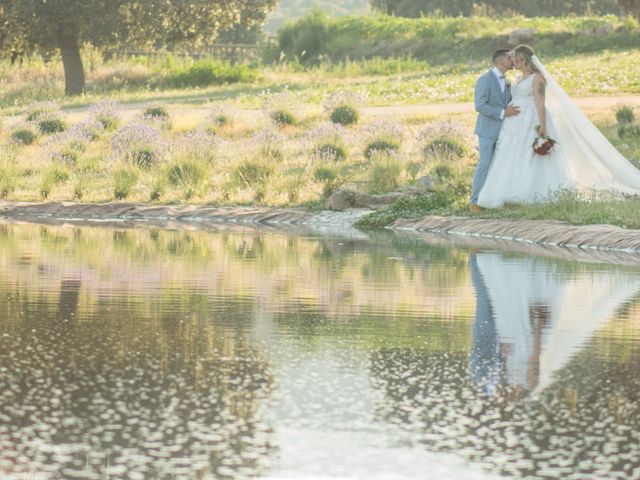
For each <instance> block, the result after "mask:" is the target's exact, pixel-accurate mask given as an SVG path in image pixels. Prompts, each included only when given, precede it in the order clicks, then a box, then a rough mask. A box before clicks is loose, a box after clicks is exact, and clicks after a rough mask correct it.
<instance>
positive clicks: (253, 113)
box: [66, 95, 640, 121]
mask: <svg viewBox="0 0 640 480" xmlns="http://www.w3.org/2000/svg"><path fill="white" fill-rule="evenodd" d="M574 100H575V102H576V104H577V105H578V106H579V107H580V108H582V109H584V110H601V109H610V108H615V107H616V106H619V105H628V106H640V95H614V96H597V97H579V98H575V99H574ZM157 104H162V102H140V103H130V104H126V105H123V106H122V109H121V115H122V116H123V118H124V119H125V120H128V119H130V118H133V117H135V116H136V115H139V114H141V113H142V112H143V111H144V109H146V108H147V107H149V106H150V105H157ZM165 105H166V106H167V107H168V108H169V110H170V111H171V112H172V113H173V115H174V116H176V117H182V118H190V119H192V120H193V121H199V120H202V119H204V118H205V117H206V115H207V114H208V113H209V108H208V107H207V105H205V104H198V105H195V104H188V103H165ZM86 111H87V108H86V107H82V108H76V109H69V110H67V111H66V116H67V117H68V118H69V120H72V121H77V120H79V119H81V118H83V116H84V115H85V113H86ZM473 111H474V107H473V103H472V102H458V103H428V104H415V105H380V106H370V107H365V108H363V109H362V113H363V114H364V115H365V116H372V117H411V116H420V115H424V116H437V115H447V114H461V113H473ZM313 112H319V110H318V109H317V108H316V109H314V108H313V107H309V108H307V111H305V113H313ZM238 113H239V115H241V116H243V117H245V118H246V119H255V118H256V117H257V116H258V117H259V116H261V115H262V110H259V109H241V110H238Z"/></svg>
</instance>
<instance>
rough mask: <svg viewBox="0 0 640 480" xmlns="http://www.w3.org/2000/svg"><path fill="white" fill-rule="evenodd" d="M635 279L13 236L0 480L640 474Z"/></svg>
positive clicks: (294, 238)
mask: <svg viewBox="0 0 640 480" xmlns="http://www.w3.org/2000/svg"><path fill="white" fill-rule="evenodd" d="M639 345H640V269H638V268H637V267H633V266H624V265H605V264H597V263H585V262H575V261H569V260H563V259H555V258H552V257H548V256H546V257H545V256H530V255H525V254H522V253H509V252H505V251H500V250H495V249H479V250H478V249H475V248H473V249H472V248H468V247H462V246H444V245H436V244H430V243H429V242H425V241H423V240H421V239H419V238H412V237H410V236H406V237H402V236H398V235H387V234H384V233H378V234H370V235H365V234H362V235H360V236H353V237H341V236H339V235H324V236H314V235H309V234H306V235H293V234H287V233H273V232H261V231H256V230H248V229H247V230H241V229H235V230H219V231H185V230H180V231H172V230H162V229H156V228H139V229H125V228H117V229H116V228H106V227H104V228H103V227H76V226H69V225H63V226H53V225H49V226H41V225H27V224H20V225H11V224H5V225H0V478H3V479H14V478H15V479H22V478H29V479H41V478H42V479H49V478H51V479H58V478H87V479H93V478H95V479H116V478H123V479H124V478H126V479H133V480H136V479H155V478H158V479H182V478H184V479H190V478H197V479H213V478H216V479H217V478H221V479H227V478H229V479H231V478H234V479H235V478H266V479H279V478H291V479H304V478H308V479H321V478H322V479H328V478H344V479H383V478H384V479H414V478H415V479H430V478H434V479H439V478H443V479H449V478H456V479H476V478H477V479H485V478H497V477H500V476H506V477H513V478H567V479H569V478H576V479H578V478H579V479H588V478H640V441H639V437H640V416H639V413H640V412H639V409H640V403H639V401H638V395H639V394H640V377H639V375H638V373H639V372H640V352H639V349H638V346H639Z"/></svg>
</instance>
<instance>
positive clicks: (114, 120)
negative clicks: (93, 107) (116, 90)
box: [95, 113, 120, 132]
mask: <svg viewBox="0 0 640 480" xmlns="http://www.w3.org/2000/svg"><path fill="white" fill-rule="evenodd" d="M95 119H96V121H98V122H100V124H101V125H102V127H103V128H104V129H105V130H107V131H109V132H113V131H115V130H117V128H118V126H119V125H120V119H119V118H118V117H117V116H116V115H115V114H109V113H100V114H98V115H96V117H95Z"/></svg>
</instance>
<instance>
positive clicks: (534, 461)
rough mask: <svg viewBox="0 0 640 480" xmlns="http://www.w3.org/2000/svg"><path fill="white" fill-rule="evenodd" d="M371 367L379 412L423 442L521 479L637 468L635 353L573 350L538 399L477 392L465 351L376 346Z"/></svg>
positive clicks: (632, 474) (612, 474) (638, 366)
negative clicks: (614, 357) (620, 356)
mask: <svg viewBox="0 0 640 480" xmlns="http://www.w3.org/2000/svg"><path fill="white" fill-rule="evenodd" d="M587 359H588V360H587ZM371 370H372V375H373V378H374V385H375V386H376V387H377V388H379V389H381V390H382V391H383V392H384V396H385V400H384V402H383V403H382V404H380V405H379V406H378V409H377V414H378V416H379V417H380V418H381V419H382V420H384V421H388V422H392V423H394V424H397V425H398V426H400V427H401V428H403V429H406V430H407V431H408V432H411V433H412V434H413V435H414V438H415V441H416V442H417V443H420V444H423V445H424V446H425V447H426V448H427V449H429V450H431V451H438V452H448V453H456V454H458V455H461V456H463V457H465V458H466V459H467V460H468V461H471V462H474V463H478V464H480V465H483V466H484V467H486V468H487V469H489V470H491V471H494V472H496V473H500V474H511V475H515V476H517V477H520V478H521V477H525V476H527V477H529V476H530V477H535V478H540V477H544V478H556V477H564V478H586V477H587V476H588V475H593V474H595V476H596V477H597V478H636V477H637V476H638V472H639V471H640V470H639V469H640V443H639V442H638V436H639V434H638V432H639V431H640V402H639V401H638V400H640V399H639V398H638V396H639V393H640V377H639V376H638V372H639V371H640V359H639V358H638V356H637V355H634V356H632V357H631V358H629V359H628V360H626V361H625V362H615V361H610V360H608V359H603V358H602V357H596V356H594V355H593V352H589V353H585V354H584V355H579V356H578V357H577V358H576V359H574V360H573V361H572V362H571V363H570V364H569V365H567V366H566V367H565V368H564V369H563V370H562V379H563V380H562V381H560V382H556V384H554V385H553V386H552V387H550V388H548V389H547V390H546V391H545V394H544V395H543V397H542V398H540V399H538V400H533V399H527V400H519V401H515V402H508V401H501V400H504V397H502V399H498V400H496V399H495V398H494V399H491V398H488V397H486V396H484V395H483V394H481V393H479V392H478V391H477V390H476V389H475V388H474V386H473V385H472V383H471V381H470V380H469V378H468V372H467V356H466V354H451V353H445V354H433V353H430V352H425V351H420V350H415V349H411V350H404V349H402V350H379V351H377V352H375V353H374V354H373V355H372V358H371ZM416 432H418V433H416ZM590 478H593V477H590Z"/></svg>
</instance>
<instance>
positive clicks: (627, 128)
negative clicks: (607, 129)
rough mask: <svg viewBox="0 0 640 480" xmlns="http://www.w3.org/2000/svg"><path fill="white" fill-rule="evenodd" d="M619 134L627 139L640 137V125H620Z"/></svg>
mask: <svg viewBox="0 0 640 480" xmlns="http://www.w3.org/2000/svg"><path fill="white" fill-rule="evenodd" d="M618 136H619V137H620V138H624V139H627V140H633V139H640V125H635V124H627V125H620V126H619V127H618Z"/></svg>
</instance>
